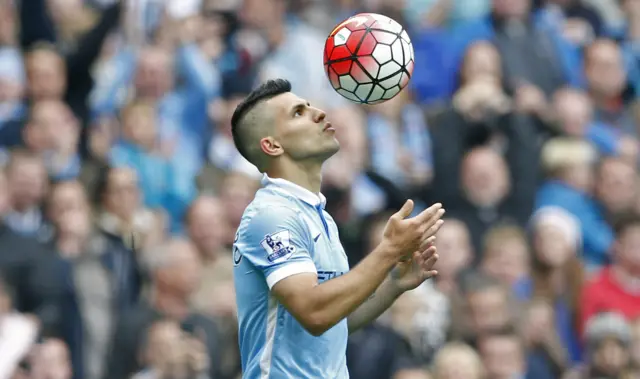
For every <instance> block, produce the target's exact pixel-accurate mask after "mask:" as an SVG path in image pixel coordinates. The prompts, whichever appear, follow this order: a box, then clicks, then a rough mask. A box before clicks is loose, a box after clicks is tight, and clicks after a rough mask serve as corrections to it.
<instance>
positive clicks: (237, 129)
mask: <svg viewBox="0 0 640 379" xmlns="http://www.w3.org/2000/svg"><path fill="white" fill-rule="evenodd" d="M287 92H291V83H289V81H288V80H286V79H274V80H268V81H267V82H266V83H263V84H261V85H260V86H259V87H258V88H256V89H254V90H253V91H251V93H249V95H248V96H247V97H246V98H245V99H244V100H242V102H241V103H240V104H238V106H237V107H236V110H235V111H234V112H233V116H232V117H231V133H232V135H233V143H234V144H235V145H236V149H238V152H240V154H241V155H242V156H243V157H244V158H245V159H246V160H248V161H249V162H251V163H254V164H255V162H253V161H252V158H251V156H250V154H249V152H248V149H247V146H246V145H245V144H246V132H245V131H243V129H244V128H243V125H242V124H243V120H244V118H245V117H246V116H247V114H248V113H249V112H251V110H252V109H254V108H255V107H256V106H257V105H258V104H260V103H261V102H263V101H266V100H269V99H272V98H274V97H276V96H278V95H281V94H283V93H287Z"/></svg>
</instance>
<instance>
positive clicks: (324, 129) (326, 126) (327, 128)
mask: <svg viewBox="0 0 640 379" xmlns="http://www.w3.org/2000/svg"><path fill="white" fill-rule="evenodd" d="M322 131H323V132H326V131H332V132H335V131H336V130H335V129H334V128H333V126H331V123H330V122H327V123H326V124H324V128H323V129H322Z"/></svg>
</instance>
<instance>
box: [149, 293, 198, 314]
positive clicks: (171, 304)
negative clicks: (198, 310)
mask: <svg viewBox="0 0 640 379" xmlns="http://www.w3.org/2000/svg"><path fill="white" fill-rule="evenodd" d="M186 300H187V297H185V296H180V295H179V294H172V293H166V292H165V293H163V292H160V291H159V292H158V293H156V295H155V297H154V299H153V302H152V304H153V306H154V307H155V308H156V309H157V310H158V311H160V312H161V313H164V314H166V315H167V316H169V317H171V318H173V319H176V320H183V319H184V318H185V317H187V316H188V315H189V304H188V303H187V301H186Z"/></svg>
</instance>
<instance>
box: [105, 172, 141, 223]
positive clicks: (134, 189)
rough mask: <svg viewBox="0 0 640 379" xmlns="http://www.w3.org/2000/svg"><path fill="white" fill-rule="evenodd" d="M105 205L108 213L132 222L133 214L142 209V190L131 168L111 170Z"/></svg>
mask: <svg viewBox="0 0 640 379" xmlns="http://www.w3.org/2000/svg"><path fill="white" fill-rule="evenodd" d="M103 205H104V207H105V209H106V210H107V211H109V212H111V213H113V214H115V215H116V216H118V217H120V218H122V219H123V220H127V221H130V218H131V216H132V215H133V213H135V211H137V210H138V208H139V207H140V190H139V188H138V176H137V175H136V173H135V171H133V170H132V169H129V168H115V169H112V170H111V172H110V173H109V178H108V183H107V190H106V194H105V198H104V204H103Z"/></svg>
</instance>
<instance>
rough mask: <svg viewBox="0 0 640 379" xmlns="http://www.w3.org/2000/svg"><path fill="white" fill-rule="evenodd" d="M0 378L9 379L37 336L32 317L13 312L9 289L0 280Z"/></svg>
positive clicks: (35, 325) (35, 323)
mask: <svg viewBox="0 0 640 379" xmlns="http://www.w3.org/2000/svg"><path fill="white" fill-rule="evenodd" d="M0 321H1V322H0V332H1V334H0V377H2V378H9V377H10V376H11V374H12V373H13V372H14V371H15V370H16V369H17V368H18V366H19V364H20V362H21V361H22V359H23V358H25V357H26V355H27V353H28V352H29V349H30V347H31V344H32V343H33V342H35V340H36V338H37V335H38V327H39V325H38V323H37V321H36V320H34V319H33V318H32V317H28V316H26V315H24V314H20V313H17V312H15V311H14V310H13V305H12V303H11V297H10V295H9V288H8V287H7V285H6V284H5V283H4V281H3V280H2V278H0Z"/></svg>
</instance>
